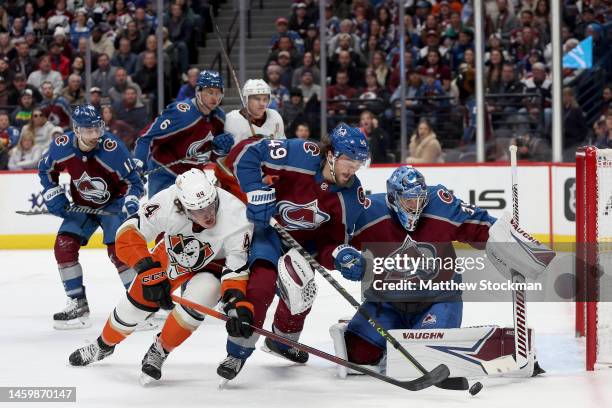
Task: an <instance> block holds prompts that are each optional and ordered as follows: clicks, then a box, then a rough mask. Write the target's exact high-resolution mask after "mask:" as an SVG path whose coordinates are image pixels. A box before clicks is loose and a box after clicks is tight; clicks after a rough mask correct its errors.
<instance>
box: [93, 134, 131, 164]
mask: <svg viewBox="0 0 612 408" xmlns="http://www.w3.org/2000/svg"><path fill="white" fill-rule="evenodd" d="M99 148H100V152H101V154H102V155H103V156H105V157H112V158H116V159H121V160H123V159H125V157H126V156H127V157H129V156H130V154H129V152H128V150H127V147H125V144H124V143H123V140H121V139H119V138H118V137H117V136H115V135H114V134H112V133H111V132H104V133H103V134H102V137H101V138H100V143H99Z"/></svg>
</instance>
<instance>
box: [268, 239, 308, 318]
mask: <svg viewBox="0 0 612 408" xmlns="http://www.w3.org/2000/svg"><path fill="white" fill-rule="evenodd" d="M277 285H278V289H279V292H280V297H281V299H283V301H284V302H285V304H286V305H287V307H288V308H289V311H290V312H291V314H292V315H296V314H299V313H302V312H304V311H305V310H308V309H309V308H310V307H311V306H312V304H313V302H314V300H315V297H316V296H317V284H316V283H315V279H314V272H313V270H312V268H311V266H310V264H309V263H308V261H306V259H304V257H303V256H302V255H300V253H299V252H298V251H297V250H296V249H295V248H291V249H290V250H289V251H288V252H287V253H286V254H284V255H283V256H281V257H280V258H279V259H278V282H277Z"/></svg>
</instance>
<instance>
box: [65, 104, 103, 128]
mask: <svg viewBox="0 0 612 408" xmlns="http://www.w3.org/2000/svg"><path fill="white" fill-rule="evenodd" d="M72 124H73V126H74V127H81V128H96V127H104V121H103V120H102V115H100V112H99V111H98V110H97V109H96V108H95V106H93V105H89V104H86V105H78V106H77V107H76V108H74V110H73V111H72Z"/></svg>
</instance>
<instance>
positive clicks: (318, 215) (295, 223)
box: [277, 200, 331, 230]
mask: <svg viewBox="0 0 612 408" xmlns="http://www.w3.org/2000/svg"><path fill="white" fill-rule="evenodd" d="M277 208H278V213H279V215H280V217H281V219H282V220H283V223H284V224H285V226H286V228H287V229H288V230H308V229H317V228H318V227H319V226H320V225H321V224H323V223H324V222H327V221H329V219H330V218H331V217H330V216H329V214H327V213H325V212H323V211H321V209H319V206H318V205H317V200H314V201H311V202H309V203H307V204H296V203H292V202H291V201H287V200H283V201H280V202H279V203H278V204H277Z"/></svg>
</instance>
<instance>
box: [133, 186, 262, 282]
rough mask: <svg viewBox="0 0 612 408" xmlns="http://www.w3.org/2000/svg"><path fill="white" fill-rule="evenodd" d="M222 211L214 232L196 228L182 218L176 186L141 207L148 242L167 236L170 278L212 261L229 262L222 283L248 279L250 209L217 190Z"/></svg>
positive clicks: (226, 264) (250, 231) (165, 238)
mask: <svg viewBox="0 0 612 408" xmlns="http://www.w3.org/2000/svg"><path fill="white" fill-rule="evenodd" d="M217 194H219V210H218V211H217V222H216V224H215V226H214V227H213V228H209V229H204V228H201V227H199V226H198V225H197V224H194V223H193V222H192V221H191V220H190V219H188V218H187V216H186V215H185V214H179V213H178V212H177V208H176V206H175V204H174V202H175V200H176V199H177V192H176V186H175V185H172V186H170V187H168V188H167V189H165V190H162V191H160V192H159V193H157V194H155V195H154V196H153V197H151V199H150V200H149V201H148V202H147V203H146V204H143V205H142V206H141V207H140V211H139V212H138V215H139V220H138V219H136V218H134V219H133V220H128V221H127V222H126V223H128V222H130V221H132V222H134V223H135V224H136V223H138V221H140V222H139V224H138V225H135V226H137V227H138V230H139V231H140V233H141V234H142V235H143V236H144V238H145V239H146V241H147V242H150V241H152V240H154V239H155V238H156V237H157V236H158V235H159V234H160V233H164V243H165V245H166V253H167V255H168V269H167V274H168V278H170V279H176V278H177V277H179V276H180V275H182V274H185V273H189V272H199V271H202V270H203V269H204V267H205V266H206V265H207V264H208V263H209V262H210V261H212V260H218V259H223V258H225V268H224V270H223V274H222V276H221V280H222V281H223V280H225V279H236V278H242V277H243V276H246V275H248V269H247V260H248V251H249V247H250V244H251V239H252V237H253V224H252V223H251V222H250V221H248V220H247V217H246V207H245V205H244V204H243V203H242V201H240V200H239V199H237V198H236V197H234V196H233V195H232V194H230V193H228V192H227V191H225V190H222V189H220V188H217Z"/></svg>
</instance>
